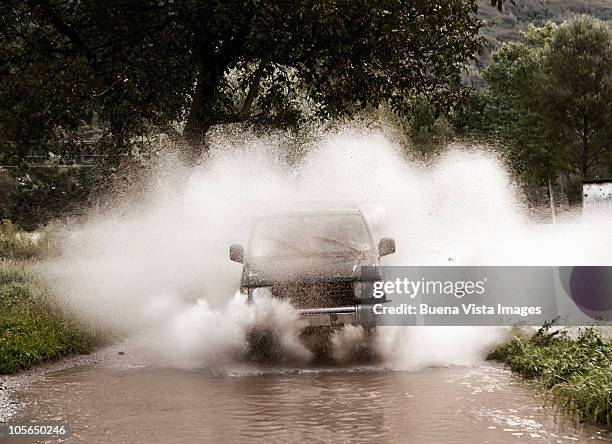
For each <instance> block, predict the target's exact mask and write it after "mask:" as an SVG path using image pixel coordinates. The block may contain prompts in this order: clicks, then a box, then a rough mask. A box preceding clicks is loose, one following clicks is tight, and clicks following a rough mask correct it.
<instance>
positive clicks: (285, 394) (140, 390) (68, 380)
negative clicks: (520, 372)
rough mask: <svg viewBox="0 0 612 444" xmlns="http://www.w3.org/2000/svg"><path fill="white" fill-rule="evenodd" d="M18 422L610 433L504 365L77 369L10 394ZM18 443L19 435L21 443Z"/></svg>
mask: <svg viewBox="0 0 612 444" xmlns="http://www.w3.org/2000/svg"><path fill="white" fill-rule="evenodd" d="M18 395H19V396H20V398H21V400H22V401H24V402H25V406H26V409H25V413H24V414H23V415H22V416H21V418H15V420H18V421H20V422H24V421H36V422H44V421H48V420H55V421H58V420H59V421H61V422H64V423H66V424H67V425H68V426H69V427H70V428H71V429H72V436H71V437H70V438H68V439H67V442H147V443H158V442H159V443H162V442H164V443H165V442H185V443H188V442H196V441H197V442H219V441H228V442H229V441H231V442H246V441H253V442H266V443H269V442H280V441H283V442H295V441H297V440H308V441H311V442H330V441H334V442H343V441H344V442H347V441H351V442H391V443H394V442H398V443H404V442H417V443H441V442H449V443H450V442H452V443H496V444H498V443H518V442H534V443H566V442H568V443H569V442H572V443H574V442H587V441H598V442H612V435H610V434H609V432H605V431H603V430H598V429H597V428H594V427H586V426H582V427H579V428H577V427H575V426H574V425H572V424H571V423H569V422H568V421H564V420H561V419H560V418H556V419H555V415H554V412H551V411H547V410H545V409H544V408H543V407H542V402H541V400H540V399H537V398H535V397H534V396H533V390H532V389H531V388H529V387H528V386H526V385H525V384H524V383H522V382H521V381H519V380H517V379H515V378H514V377H513V376H512V375H510V373H509V372H508V371H507V370H505V369H503V368H502V367H499V366H495V365H489V364H483V365H480V366H476V367H450V368H436V369H424V370H420V371H413V372H397V371H388V370H374V369H359V370H357V369H352V370H340V369H331V370H330V369H323V370H295V371H294V370H287V371H276V370H275V371H273V372H272V371H271V372H258V371H254V370H240V371H237V370H236V371H231V372H224V373H211V372H207V371H184V370H174V369H153V368H146V367H130V366H123V367H122V366H114V367H100V366H81V367H76V368H74V369H70V370H64V371H59V372H56V373H52V374H50V375H47V376H46V377H45V378H44V379H43V380H40V381H37V382H34V383H32V384H31V385H30V386H29V387H28V388H27V389H23V390H22V391H21V393H19V394H18ZM19 442H25V441H24V440H20V441H19Z"/></svg>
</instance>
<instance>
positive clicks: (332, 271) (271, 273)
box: [244, 254, 378, 287]
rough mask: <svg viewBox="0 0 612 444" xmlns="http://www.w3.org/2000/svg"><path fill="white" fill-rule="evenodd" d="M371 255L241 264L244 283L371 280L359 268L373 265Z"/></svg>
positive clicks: (261, 261)
mask: <svg viewBox="0 0 612 444" xmlns="http://www.w3.org/2000/svg"><path fill="white" fill-rule="evenodd" d="M377 263H378V260H377V256H376V255H375V254H364V255H363V256H358V257H348V256H341V257H337V256H334V257H306V258H302V257H296V258H257V259H251V260H249V261H247V263H246V264H245V275H244V280H245V286H247V287H257V286H264V285H271V284H274V283H277V282H286V281H300V282H335V281H360V280H372V279H366V278H365V276H362V267H363V266H369V267H368V268H370V267H374V266H376V265H377Z"/></svg>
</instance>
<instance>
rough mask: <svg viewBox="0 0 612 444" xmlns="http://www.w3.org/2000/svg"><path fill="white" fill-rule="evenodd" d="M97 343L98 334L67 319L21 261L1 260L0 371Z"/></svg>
mask: <svg viewBox="0 0 612 444" xmlns="http://www.w3.org/2000/svg"><path fill="white" fill-rule="evenodd" d="M100 343H101V336H99V335H92V334H90V333H86V332H85V328H84V326H82V325H80V324H79V323H78V322H77V321H75V320H72V319H70V318H69V317H68V316H67V315H66V314H65V312H64V311H62V310H61V309H60V308H59V306H58V305H57V303H56V302H55V300H54V298H53V296H52V294H51V292H50V290H49V289H48V288H47V287H46V286H45V284H44V282H42V280H41V278H40V277H39V276H37V275H36V274H35V273H34V272H32V271H28V270H27V268H26V266H24V264H23V263H20V264H18V265H16V264H11V263H6V262H3V263H0V374H11V373H15V372H17V371H19V370H21V369H25V368H28V367H31V366H33V365H36V364H38V363H40V362H43V361H45V360H53V359H58V358H61V357H63V356H67V355H69V354H73V353H88V352H90V351H91V350H92V349H93V348H94V347H95V346H97V345H99V344H100Z"/></svg>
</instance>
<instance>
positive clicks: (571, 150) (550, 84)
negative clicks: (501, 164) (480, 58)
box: [459, 16, 612, 184]
mask: <svg viewBox="0 0 612 444" xmlns="http://www.w3.org/2000/svg"><path fill="white" fill-rule="evenodd" d="M484 78H485V79H486V81H487V83H488V87H487V88H486V89H485V90H484V91H480V92H478V91H476V92H474V95H475V96H477V97H476V99H475V100H473V101H472V102H471V104H472V106H475V109H472V110H466V111H464V112H463V114H462V116H461V118H460V119H459V123H460V131H462V132H464V133H466V132H467V133H469V132H472V133H480V134H481V135H482V136H483V137H484V138H489V139H494V140H499V141H501V142H502V145H503V146H504V147H505V154H506V156H507V158H508V159H509V160H510V162H511V164H512V165H513V167H514V169H515V170H516V172H517V173H518V174H520V175H521V176H522V177H524V178H526V179H527V180H528V181H531V182H533V183H536V184H544V183H546V182H547V181H548V180H552V181H554V180H555V179H556V178H557V177H558V176H559V175H561V174H563V175H570V174H580V175H581V176H582V178H583V179H591V178H596V177H600V176H601V177H604V176H608V175H609V174H610V173H612V155H611V151H612V148H611V146H612V130H611V129H612V105H611V104H612V32H611V31H610V29H609V27H608V26H607V25H606V24H605V23H603V22H601V21H598V20H595V19H593V18H591V17H587V16H581V17H578V18H575V19H572V20H569V21H567V22H564V23H562V24H561V25H558V26H557V25H555V24H551V23H549V24H547V25H546V26H544V27H541V28H535V27H531V28H529V29H528V30H527V31H526V32H524V33H522V42H517V43H506V44H503V45H502V46H501V47H500V48H499V49H497V50H496V51H495V52H494V53H493V55H492V57H491V63H490V64H489V66H487V68H486V70H485V71H484ZM468 103H469V102H468ZM461 125H463V126H462V127H461Z"/></svg>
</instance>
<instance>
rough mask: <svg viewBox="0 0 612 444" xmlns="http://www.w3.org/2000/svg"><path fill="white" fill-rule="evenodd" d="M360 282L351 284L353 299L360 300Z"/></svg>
mask: <svg viewBox="0 0 612 444" xmlns="http://www.w3.org/2000/svg"><path fill="white" fill-rule="evenodd" d="M361 286H362V285H361V282H353V295H354V296H355V299H361Z"/></svg>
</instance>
